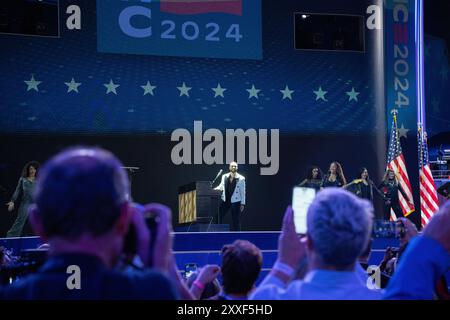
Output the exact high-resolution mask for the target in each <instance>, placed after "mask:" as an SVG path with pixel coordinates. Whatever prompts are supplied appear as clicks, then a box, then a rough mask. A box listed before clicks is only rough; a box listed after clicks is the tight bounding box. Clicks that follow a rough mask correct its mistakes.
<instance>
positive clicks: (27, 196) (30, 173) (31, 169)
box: [6, 161, 39, 238]
mask: <svg viewBox="0 0 450 320" xmlns="http://www.w3.org/2000/svg"><path fill="white" fill-rule="evenodd" d="M38 170H39V162H37V161H30V162H28V163H27V164H26V165H25V166H24V167H23V170H22V176H21V177H20V179H19V182H18V183H17V188H16V191H14V194H13V196H12V198H11V200H10V201H9V202H8V203H7V204H6V205H7V206H8V211H10V212H11V211H13V210H14V207H15V203H16V202H18V201H20V205H19V210H18V211H17V212H18V214H17V218H16V220H15V221H14V224H13V225H12V227H11V229H9V231H8V233H7V234H6V237H7V238H10V237H20V236H21V235H22V230H23V229H24V226H25V224H26V222H27V220H28V207H29V205H30V203H31V200H32V199H31V196H32V193H33V188H34V183H35V178H36V176H37V172H38Z"/></svg>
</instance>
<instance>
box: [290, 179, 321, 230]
mask: <svg viewBox="0 0 450 320" xmlns="http://www.w3.org/2000/svg"><path fill="white" fill-rule="evenodd" d="M315 197H316V190H315V189H312V188H303V187H295V188H294V190H293V195H292V210H293V211H294V224H295V231H296V232H297V233H298V234H303V235H304V234H306V231H307V226H306V216H307V213H308V208H309V206H310V205H311V203H312V202H313V200H314V198H315Z"/></svg>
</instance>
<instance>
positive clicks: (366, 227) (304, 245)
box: [0, 147, 450, 300]
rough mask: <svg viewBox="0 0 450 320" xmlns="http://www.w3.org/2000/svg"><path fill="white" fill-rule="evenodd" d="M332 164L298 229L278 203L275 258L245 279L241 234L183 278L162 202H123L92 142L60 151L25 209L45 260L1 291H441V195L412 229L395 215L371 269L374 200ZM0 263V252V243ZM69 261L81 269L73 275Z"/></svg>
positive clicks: (449, 237)
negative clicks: (394, 226)
mask: <svg viewBox="0 0 450 320" xmlns="http://www.w3.org/2000/svg"><path fill="white" fill-rule="evenodd" d="M332 166H333V167H334V169H332V168H331V167H330V173H329V175H327V176H326V177H325V179H322V180H325V181H328V182H327V183H329V184H332V185H333V187H330V188H325V189H324V190H322V191H320V192H319V193H318V194H317V196H316V198H315V199H314V201H313V203H312V204H311V206H310V207H309V209H308V214H307V229H308V231H307V234H306V236H302V237H301V236H299V235H298V234H297V233H296V232H295V226H294V218H293V211H292V208H291V207H290V206H289V207H287V209H286V211H285V214H284V219H283V225H282V230H281V234H280V237H279V240H278V253H277V259H276V262H275V264H274V265H273V267H272V268H271V271H270V272H269V274H268V275H267V276H266V277H265V278H264V279H263V281H262V282H261V283H260V284H259V285H258V286H256V283H257V280H258V277H259V276H260V272H261V268H262V259H263V256H262V253H261V251H260V250H259V249H258V248H257V247H256V246H255V245H254V244H252V243H250V242H248V241H245V240H238V241H235V242H234V243H232V244H229V245H225V246H224V247H223V249H222V252H221V264H220V265H207V266H203V268H201V269H200V270H199V271H198V272H196V273H193V274H192V275H191V276H190V277H189V278H188V279H187V281H186V280H185V279H184V278H183V277H182V276H181V274H180V272H179V271H178V268H177V265H176V261H175V256H174V253H173V251H172V245H173V237H174V234H173V231H172V224H171V221H172V219H171V210H170V209H169V208H168V207H166V206H164V205H162V204H148V205H145V206H138V205H136V204H134V203H133V202H132V201H131V199H130V186H129V181H128V177H127V175H126V173H125V172H124V170H123V169H122V168H121V167H122V164H121V162H120V161H119V160H118V159H117V158H116V157H115V156H114V155H113V154H112V153H110V152H108V151H105V150H103V149H98V148H82V147H78V148H72V149H68V150H65V151H63V152H61V153H59V154H58V155H56V156H54V157H53V158H51V159H50V160H49V161H48V162H47V163H46V164H44V165H43V167H42V168H41V169H40V172H39V176H38V178H37V179H36V181H35V186H34V188H35V190H34V193H33V201H32V204H29V208H28V215H29V220H30V223H31V225H32V227H33V229H34V231H35V232H36V234H37V235H38V236H40V238H41V239H42V240H43V241H44V242H46V246H47V248H48V258H47V260H46V262H45V263H44V265H43V266H42V267H41V268H40V269H39V270H38V271H37V272H35V273H33V274H30V275H28V276H26V277H24V278H22V279H20V280H18V281H15V282H13V283H12V284H10V285H3V286H1V287H0V299H10V300H22V299H30V300H35V299H55V300H60V299H95V300H100V299H125V300H130V299H131V300H140V299H144V300H172V299H185V300H191V299H219V300H245V299H256V300H268V299H269V300H276V299H283V300H284V299H286V300H310V299H319V300H322V299H337V300H341V299H352V300H377V299H435V298H446V297H448V294H447V293H446V292H445V290H444V289H446V285H443V281H444V280H443V279H444V278H443V277H444V275H445V273H446V272H448V270H449V267H450V203H447V204H445V205H444V206H443V207H442V208H441V209H440V211H439V212H438V213H436V214H435V215H434V216H433V218H432V219H431V220H430V222H429V224H428V225H427V227H426V228H425V229H424V230H423V232H422V233H421V234H419V233H418V232H417V230H416V229H415V227H414V225H413V224H412V223H411V222H409V220H408V219H406V218H402V219H401V220H399V223H401V226H402V228H399V230H400V231H399V232H401V235H400V238H401V239H402V240H401V241H402V243H401V248H400V250H401V252H399V253H397V255H394V254H393V253H392V250H390V251H391V252H390V253H388V252H387V256H386V257H385V259H384V260H383V262H382V265H381V266H380V267H379V268H376V270H372V269H371V266H368V263H367V261H368V256H369V254H370V246H371V231H372V221H373V206H372V205H371V203H370V202H369V201H367V200H366V199H362V198H360V197H357V196H355V195H354V194H353V193H351V192H349V191H347V190H345V188H336V186H341V187H342V186H345V185H346V184H347V182H346V180H345V177H344V176H343V174H342V170H341V168H340V166H339V165H338V164H337V163H334V164H332ZM28 172H30V170H28ZM311 173H312V176H311V179H310V180H321V179H320V177H319V176H318V174H320V170H314V169H313V170H312V171H311ZM363 175H364V176H368V174H367V170H365V172H364V171H363V172H362V173H361V179H363ZM388 175H389V174H388ZM149 219H151V221H153V222H154V224H153V227H152V228H150V227H149V222H148V221H149ZM0 251H1V250H0ZM1 252H3V251H1ZM1 261H2V263H5V261H6V259H4V254H3V253H2V257H1ZM77 268H79V270H82V272H81V273H80V274H78V277H77ZM371 270H372V271H373V272H372V271H371ZM383 277H385V279H387V280H385V285H383ZM219 278H220V280H221V281H220V282H219V281H218V279H219ZM446 294H447V296H446Z"/></svg>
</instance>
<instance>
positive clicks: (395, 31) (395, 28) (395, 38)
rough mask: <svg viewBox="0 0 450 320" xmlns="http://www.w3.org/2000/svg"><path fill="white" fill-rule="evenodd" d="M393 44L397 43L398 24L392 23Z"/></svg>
mask: <svg viewBox="0 0 450 320" xmlns="http://www.w3.org/2000/svg"><path fill="white" fill-rule="evenodd" d="M393 29H394V44H398V26H397V25H394V28H393Z"/></svg>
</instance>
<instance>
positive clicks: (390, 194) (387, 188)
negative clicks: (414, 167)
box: [379, 169, 411, 220]
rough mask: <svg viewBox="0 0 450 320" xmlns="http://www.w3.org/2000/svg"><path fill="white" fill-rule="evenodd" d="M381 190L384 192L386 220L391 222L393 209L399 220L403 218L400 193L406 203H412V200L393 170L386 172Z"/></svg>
mask: <svg viewBox="0 0 450 320" xmlns="http://www.w3.org/2000/svg"><path fill="white" fill-rule="evenodd" d="M379 189H380V190H381V191H382V192H383V194H384V196H385V198H386V200H385V203H384V204H385V212H384V218H385V219H386V220H390V216H391V209H392V210H394V213H395V215H396V216H397V218H400V217H403V211H402V208H401V207H400V200H399V197H398V193H399V192H400V193H401V194H402V196H403V197H404V198H405V200H406V201H408V202H409V203H411V200H410V199H409V198H408V196H407V195H406V193H405V191H404V190H403V188H402V187H401V185H400V184H399V183H398V181H397V177H396V176H395V172H394V171H393V170H391V169H388V170H386V173H385V174H384V178H383V181H382V182H381V184H380V186H379Z"/></svg>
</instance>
